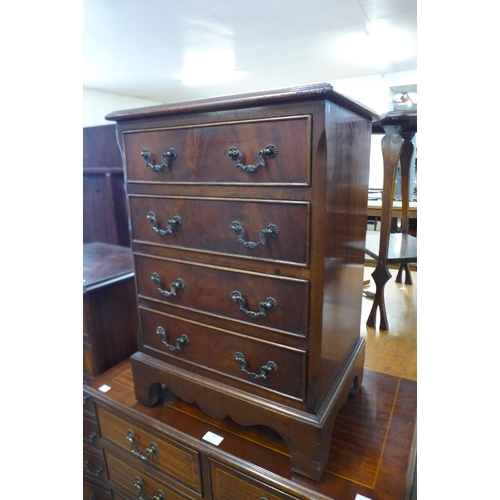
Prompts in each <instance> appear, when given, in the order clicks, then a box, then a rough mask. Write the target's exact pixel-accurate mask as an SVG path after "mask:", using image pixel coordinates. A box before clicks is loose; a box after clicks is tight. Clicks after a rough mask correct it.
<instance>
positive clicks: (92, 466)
mask: <svg viewBox="0 0 500 500" xmlns="http://www.w3.org/2000/svg"><path fill="white" fill-rule="evenodd" d="M83 477H84V478H85V477H87V478H89V479H92V480H93V481H99V482H101V483H103V484H106V481H107V475H106V467H105V465H104V458H103V457H102V455H101V454H94V453H91V452H89V451H86V450H84V451H83Z"/></svg>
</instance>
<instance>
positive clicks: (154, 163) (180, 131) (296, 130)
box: [123, 115, 311, 186]
mask: <svg viewBox="0 0 500 500" xmlns="http://www.w3.org/2000/svg"><path fill="white" fill-rule="evenodd" d="M123 136H124V154H125V163H126V166H127V177H128V181H129V182H130V181H131V182H147V183H151V182H154V183H157V182H159V183H167V184H183V183H194V184H258V185H266V184H267V185H274V184H280V185H299V186H300V185H303V186H308V185H310V156H311V155H310V143H311V117H310V116H309V115H303V116H293V117H286V118H268V119H265V120H248V121H238V122H224V123H209V124H205V125H193V126H179V127H168V128H162V129H151V130H136V131H127V132H124V133H123ZM273 147H274V148H275V149H274V150H273ZM145 150H147V151H148V152H149V156H148V154H147V153H146V152H145ZM169 150H170V151H171V153H170V157H165V161H164V160H163V155H164V153H168V152H169ZM172 150H173V151H172ZM238 152H239V153H240V154H238ZM174 157H175V159H174ZM148 163H149V165H150V166H148ZM153 167H155V168H153Z"/></svg>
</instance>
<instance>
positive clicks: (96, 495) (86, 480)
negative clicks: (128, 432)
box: [83, 389, 111, 500]
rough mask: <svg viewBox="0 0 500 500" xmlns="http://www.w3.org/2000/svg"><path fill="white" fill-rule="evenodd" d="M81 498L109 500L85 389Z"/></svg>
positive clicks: (91, 407) (91, 406) (91, 402)
mask: <svg viewBox="0 0 500 500" xmlns="http://www.w3.org/2000/svg"><path fill="white" fill-rule="evenodd" d="M83 498H84V499H93V500H110V499H111V493H110V491H109V488H108V474H107V471H106V465H105V463H104V455H103V451H102V445H101V436H100V432H99V426H98V424H97V419H96V410H95V405H94V399H93V397H92V396H91V395H90V394H88V393H87V392H86V391H85V389H84V391H83Z"/></svg>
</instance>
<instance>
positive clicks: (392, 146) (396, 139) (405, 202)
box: [365, 112, 417, 330]
mask: <svg viewBox="0 0 500 500" xmlns="http://www.w3.org/2000/svg"><path fill="white" fill-rule="evenodd" d="M372 131H373V133H385V136H384V137H383V139H382V156H383V161H384V183H383V192H382V211H381V224H380V232H379V231H367V233H366V243H365V251H366V253H367V254H368V255H369V256H370V257H372V258H374V259H375V260H376V261H377V265H376V267H375V270H374V271H373V273H372V277H373V280H374V282H375V285H376V290H375V297H374V301H373V306H372V309H371V311H370V314H369V316H368V320H367V322H366V325H367V326H371V327H375V324H376V318H377V310H380V329H381V330H388V329H389V323H388V321H387V313H386V310H385V301H384V287H385V284H386V283H387V281H389V279H390V278H391V274H390V272H389V269H388V266H389V265H390V264H399V271H398V274H397V277H396V282H397V283H402V281H403V273H404V274H405V284H407V285H411V284H412V279H411V273H410V272H409V269H408V264H409V263H411V262H415V263H416V262H417V238H415V237H414V236H411V235H410V234H408V221H409V200H410V193H409V184H410V175H409V173H410V163H411V158H412V155H413V143H412V138H413V136H414V135H415V133H416V131H417V114H416V113H404V112H390V113H387V114H386V115H384V116H383V117H382V118H381V120H380V121H379V122H376V123H374V125H373V127H372ZM398 162H400V163H401V198H402V207H401V211H402V217H401V232H400V233H391V232H390V230H391V217H392V203H393V200H394V184H395V180H396V170H397V166H398Z"/></svg>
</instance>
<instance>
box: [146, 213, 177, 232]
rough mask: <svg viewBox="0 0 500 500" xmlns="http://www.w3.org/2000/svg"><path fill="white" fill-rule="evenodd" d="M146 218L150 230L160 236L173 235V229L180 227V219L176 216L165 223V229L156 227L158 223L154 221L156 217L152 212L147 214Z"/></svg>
mask: <svg viewBox="0 0 500 500" xmlns="http://www.w3.org/2000/svg"><path fill="white" fill-rule="evenodd" d="M146 217H147V219H148V220H149V222H151V229H152V230H153V231H155V232H156V233H157V234H159V235H160V236H165V235H167V234H170V233H173V231H174V228H176V227H179V226H181V225H182V219H181V218H180V217H179V216H178V215H175V216H174V217H173V218H172V219H169V220H168V221H167V229H160V228H159V227H158V221H157V220H156V215H155V213H154V212H148V215H147V216H146Z"/></svg>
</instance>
